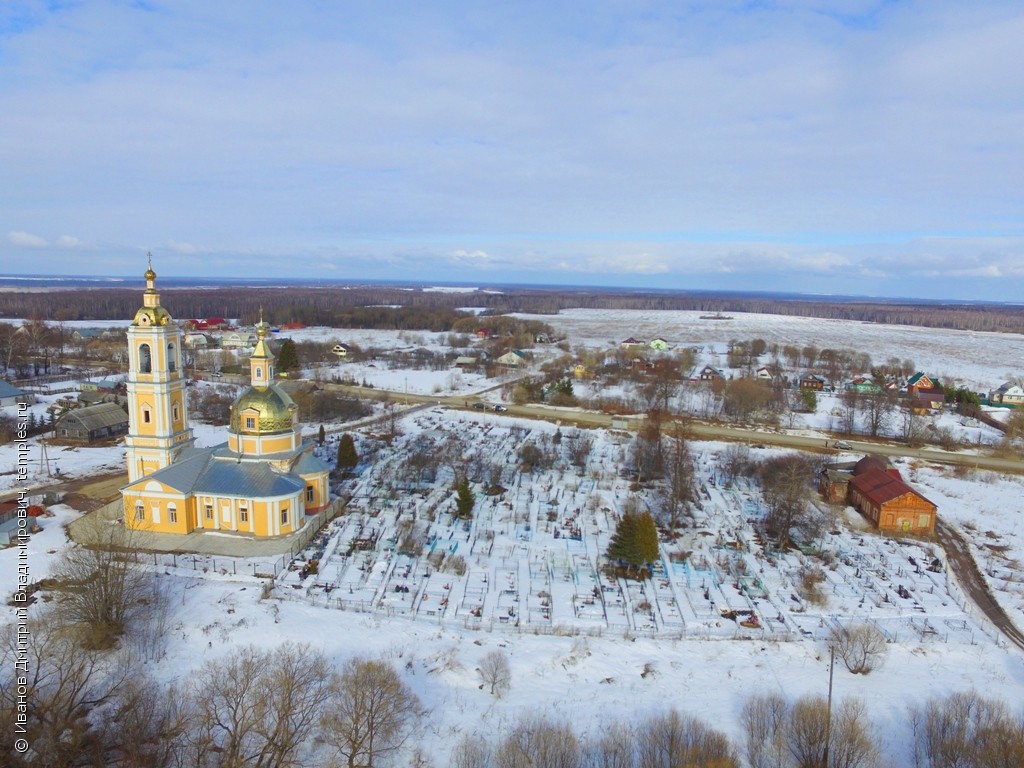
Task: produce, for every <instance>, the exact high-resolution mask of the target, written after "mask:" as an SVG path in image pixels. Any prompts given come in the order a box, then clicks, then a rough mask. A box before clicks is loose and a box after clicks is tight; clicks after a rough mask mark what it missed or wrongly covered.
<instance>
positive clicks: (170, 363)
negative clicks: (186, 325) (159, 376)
mask: <svg viewBox="0 0 1024 768" xmlns="http://www.w3.org/2000/svg"><path fill="white" fill-rule="evenodd" d="M177 368H178V359H177V357H176V356H175V354H174V345H173V344H168V345H167V370H168V371H170V372H171V373H174V371H175V370H177Z"/></svg>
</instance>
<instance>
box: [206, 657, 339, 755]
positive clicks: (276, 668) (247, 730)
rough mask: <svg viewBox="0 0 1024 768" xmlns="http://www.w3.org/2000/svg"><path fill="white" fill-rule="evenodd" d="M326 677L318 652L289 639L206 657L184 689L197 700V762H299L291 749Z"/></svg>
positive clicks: (313, 721)
mask: <svg viewBox="0 0 1024 768" xmlns="http://www.w3.org/2000/svg"><path fill="white" fill-rule="evenodd" d="M329 680H330V666H329V665H328V663H327V660H326V659H325V658H324V656H323V654H321V653H319V652H317V651H313V650H312V649H311V648H310V647H309V646H307V645H296V644H294V643H285V644H284V645H282V646H280V647H278V648H276V649H274V650H273V651H261V650H259V649H257V648H254V647H253V646H246V647H243V648H240V649H239V650H238V651H236V652H235V653H234V654H232V655H231V656H229V657H228V658H226V659H218V660H215V661H211V662H207V664H205V665H204V666H203V668H202V669H201V670H200V671H199V673H198V675H197V677H196V679H195V681H194V683H193V686H192V689H191V691H190V697H191V698H192V699H193V700H194V701H195V702H196V706H197V712H196V715H197V728H196V731H195V733H194V741H195V745H196V753H197V755H198V756H199V758H200V760H199V764H200V765H204V766H205V765H210V766H220V767H223V768H242V767H243V766H253V767H254V768H270V766H274V767H275V768H286V767H287V766H298V765H300V764H301V763H300V755H299V748H300V747H301V746H302V744H303V743H304V742H305V741H306V740H307V739H308V738H309V737H310V736H311V734H312V733H313V730H314V728H315V727H316V725H317V723H318V722H319V721H320V719H321V717H322V716H323V713H324V707H325V705H326V703H327V701H328V700H329V699H330V693H331V691H330V687H329Z"/></svg>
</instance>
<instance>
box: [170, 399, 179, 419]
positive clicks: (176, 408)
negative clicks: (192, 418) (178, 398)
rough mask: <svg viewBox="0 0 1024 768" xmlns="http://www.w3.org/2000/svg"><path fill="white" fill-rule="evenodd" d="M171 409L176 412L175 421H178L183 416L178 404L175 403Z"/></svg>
mask: <svg viewBox="0 0 1024 768" xmlns="http://www.w3.org/2000/svg"><path fill="white" fill-rule="evenodd" d="M171 410H172V411H173V412H174V416H173V418H174V421H178V420H179V419H180V418H181V415H180V414H181V411H179V410H178V404H177V403H175V404H174V407H173V408H172V409H171Z"/></svg>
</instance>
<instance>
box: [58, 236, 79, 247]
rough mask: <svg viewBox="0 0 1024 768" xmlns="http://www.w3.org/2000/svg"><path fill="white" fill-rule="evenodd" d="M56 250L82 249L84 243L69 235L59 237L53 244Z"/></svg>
mask: <svg viewBox="0 0 1024 768" xmlns="http://www.w3.org/2000/svg"><path fill="white" fill-rule="evenodd" d="M54 244H55V245H56V246H57V247H58V248H84V247H85V243H84V242H82V241H81V240H79V239H78V238H77V237H72V236H71V235H61V236H60V237H58V238H57V240H56V241H55V243H54Z"/></svg>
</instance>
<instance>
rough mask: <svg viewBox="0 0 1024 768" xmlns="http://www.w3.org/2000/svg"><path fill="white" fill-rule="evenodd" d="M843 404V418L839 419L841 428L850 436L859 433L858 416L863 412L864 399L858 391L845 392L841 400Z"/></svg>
mask: <svg viewBox="0 0 1024 768" xmlns="http://www.w3.org/2000/svg"><path fill="white" fill-rule="evenodd" d="M839 400H840V402H841V403H842V416H840V417H839V428H840V429H841V430H842V431H843V432H845V433H846V434H848V435H852V434H853V433H854V432H856V431H857V416H858V415H859V414H860V412H861V403H862V400H863V398H862V397H861V394H860V392H858V391H857V390H856V389H850V390H847V391H846V392H843V394H842V397H840V398H839Z"/></svg>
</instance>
